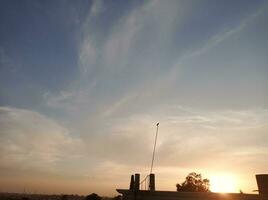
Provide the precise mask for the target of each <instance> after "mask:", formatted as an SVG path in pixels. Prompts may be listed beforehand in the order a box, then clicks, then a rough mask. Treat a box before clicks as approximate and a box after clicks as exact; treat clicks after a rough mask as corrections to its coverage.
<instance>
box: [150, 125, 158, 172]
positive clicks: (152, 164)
mask: <svg viewBox="0 0 268 200" xmlns="http://www.w3.org/2000/svg"><path fill="white" fill-rule="evenodd" d="M158 127H159V122H158V123H157V124H156V133H155V139H154V149H153V157H152V163H151V170H150V174H151V173H152V171H153V166H154V155H155V147H156V141H157V135H158Z"/></svg>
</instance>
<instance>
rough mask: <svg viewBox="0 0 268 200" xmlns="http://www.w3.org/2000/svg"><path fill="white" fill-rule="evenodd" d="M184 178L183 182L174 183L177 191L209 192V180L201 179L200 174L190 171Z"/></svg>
mask: <svg viewBox="0 0 268 200" xmlns="http://www.w3.org/2000/svg"><path fill="white" fill-rule="evenodd" d="M185 179H186V180H185V181H184V182H183V183H181V184H179V183H177V184H176V187H177V191H178V192H210V190H209V180H208V179H202V175H201V174H197V173H195V172H191V173H190V174H188V176H186V178H185Z"/></svg>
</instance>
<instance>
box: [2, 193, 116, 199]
mask: <svg viewBox="0 0 268 200" xmlns="http://www.w3.org/2000/svg"><path fill="white" fill-rule="evenodd" d="M119 199H120V197H119V196H116V197H101V196H99V195H98V194H95V193H92V194H90V195H87V196H82V195H66V194H61V195H48V194H19V193H0V200H119Z"/></svg>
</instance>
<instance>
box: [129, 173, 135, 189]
mask: <svg viewBox="0 0 268 200" xmlns="http://www.w3.org/2000/svg"><path fill="white" fill-rule="evenodd" d="M134 183H135V182H134V175H131V179H130V185H129V189H130V190H134Z"/></svg>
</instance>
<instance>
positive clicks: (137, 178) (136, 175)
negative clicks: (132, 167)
mask: <svg viewBox="0 0 268 200" xmlns="http://www.w3.org/2000/svg"><path fill="white" fill-rule="evenodd" d="M134 190H135V191H138V190H140V174H135V184H134Z"/></svg>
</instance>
